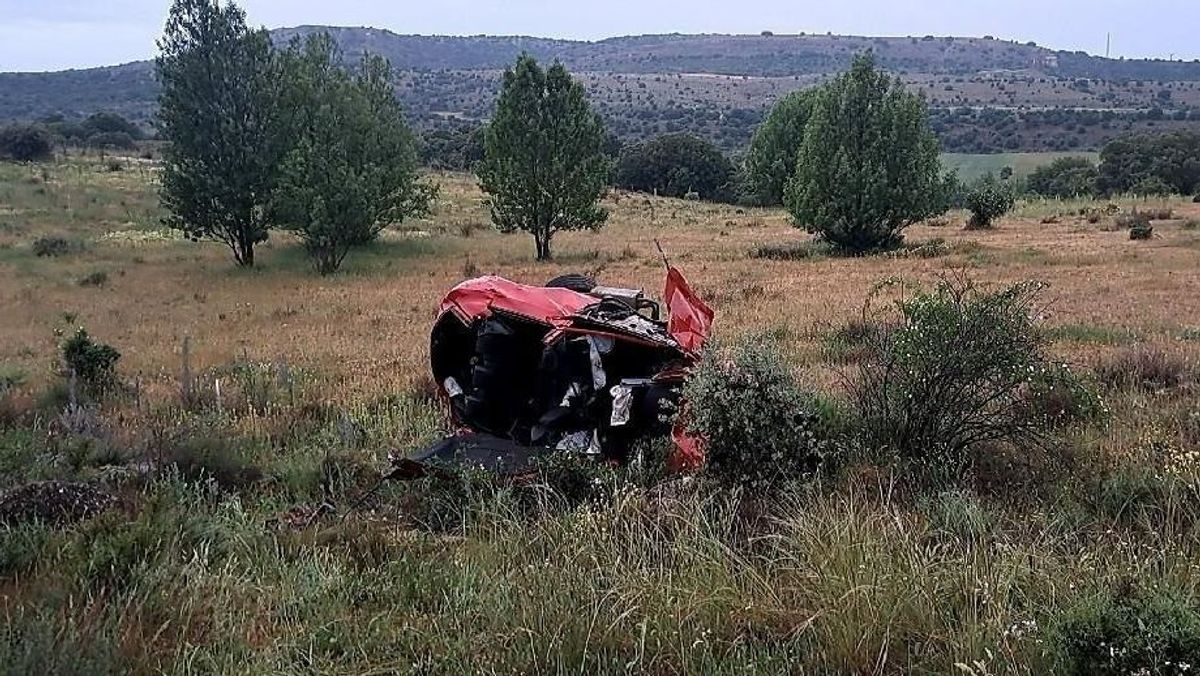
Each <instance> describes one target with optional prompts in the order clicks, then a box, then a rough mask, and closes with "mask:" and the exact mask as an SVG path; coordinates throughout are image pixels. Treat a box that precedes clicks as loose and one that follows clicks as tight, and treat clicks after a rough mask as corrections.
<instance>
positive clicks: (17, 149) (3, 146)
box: [0, 124, 54, 162]
mask: <svg viewBox="0 0 1200 676" xmlns="http://www.w3.org/2000/svg"><path fill="white" fill-rule="evenodd" d="M53 154H54V139H53V138H51V136H50V132H49V131H47V130H46V128H45V127H43V126H41V125H38V124H14V125H9V126H7V127H3V128H0V158H7V159H12V160H16V161H18V162H32V161H34V160H44V159H47V158H49V157H50V156H52V155H53Z"/></svg>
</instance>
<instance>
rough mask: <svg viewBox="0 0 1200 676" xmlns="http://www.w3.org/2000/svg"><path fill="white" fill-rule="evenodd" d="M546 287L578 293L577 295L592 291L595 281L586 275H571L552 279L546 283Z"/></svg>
mask: <svg viewBox="0 0 1200 676" xmlns="http://www.w3.org/2000/svg"><path fill="white" fill-rule="evenodd" d="M546 286H548V287H551V288H555V289H570V290H572V291H578V292H579V293H588V292H589V291H591V290H592V289H594V288H596V280H594V279H592V278H591V277H588V276H587V275H581V274H579V273H571V274H569V275H559V276H558V277H555V278H554V279H552V280H550V281H548V282H546Z"/></svg>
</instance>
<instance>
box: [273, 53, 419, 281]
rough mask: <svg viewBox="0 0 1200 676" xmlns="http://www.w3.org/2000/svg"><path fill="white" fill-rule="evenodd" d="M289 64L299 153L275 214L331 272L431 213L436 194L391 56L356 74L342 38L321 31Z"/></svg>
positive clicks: (289, 157) (288, 107)
mask: <svg viewBox="0 0 1200 676" xmlns="http://www.w3.org/2000/svg"><path fill="white" fill-rule="evenodd" d="M283 60H284V66H283V73H284V74H285V77H284V82H285V84H286V90H285V92H284V93H283V98H282V103H283V109H284V110H285V111H287V113H286V114H287V116H288V124H287V127H288V129H289V130H290V133H289V134H288V136H289V138H290V139H291V140H292V147H291V149H290V150H289V151H288V152H287V154H286V155H285V156H284V158H283V161H282V165H281V167H280V175H279V181H278V185H277V187H276V189H275V193H274V199H273V200H272V203H271V205H272V209H271V215H272V216H273V217H274V218H275V219H276V220H277V221H278V222H279V224H280V227H282V228H284V229H287V230H291V231H293V232H295V233H296V234H297V235H298V236H299V237H300V238H301V239H302V240H303V241H304V244H305V248H306V249H307V250H308V252H309V254H310V255H311V256H312V258H313V261H314V263H315V265H316V268H317V271H318V272H320V273H322V274H328V273H330V272H333V271H334V270H336V269H337V268H338V267H339V266H340V265H341V263H342V261H343V259H344V258H345V257H346V254H347V253H348V252H349V250H350V248H351V247H352V246H353V245H356V244H364V243H367V242H370V241H372V240H374V239H375V238H376V237H377V236H378V234H379V232H380V230H382V229H383V228H384V227H385V226H387V225H389V224H392V223H399V222H401V221H403V220H404V219H405V218H407V217H410V216H413V215H418V214H422V213H425V212H426V211H427V209H428V206H429V202H430V199H431V198H432V196H433V193H434V190H433V188H432V187H431V186H429V185H426V184H424V183H422V182H421V181H419V180H418V176H417V157H416V150H415V146H414V142H413V137H412V134H411V133H410V132H409V130H408V125H407V124H406V122H405V120H404V112H403V110H402V109H401V107H400V103H399V102H398V101H397V100H396V98H395V96H393V94H392V88H391V80H392V78H391V68H390V66H389V65H388V63H387V61H386V60H385V59H383V58H381V57H377V56H364V57H363V58H362V61H361V62H360V63H359V66H358V68H357V70H356V74H354V75H351V74H350V73H349V72H348V71H347V70H345V69H344V68H343V67H342V66H341V61H342V58H341V54H340V52H339V51H338V49H337V46H336V45H335V43H334V41H333V39H332V38H330V37H329V35H327V34H318V35H314V36H312V37H310V38H309V39H308V40H307V41H305V42H304V44H303V45H301V44H299V43H294V44H293V45H292V46H291V48H290V49H289V50H288V52H287V53H286V55H285V56H284V57H283Z"/></svg>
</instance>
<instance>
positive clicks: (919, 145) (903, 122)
mask: <svg viewBox="0 0 1200 676" xmlns="http://www.w3.org/2000/svg"><path fill="white" fill-rule="evenodd" d="M939 171H940V163H939V158H938V142H937V138H936V137H935V136H934V135H933V132H932V131H931V130H930V128H929V117H928V111H927V109H926V105H925V101H924V100H923V99H922V98H920V97H919V96H917V95H915V94H911V93H909V92H907V91H905V89H904V86H903V84H902V83H901V82H900V81H899V80H896V79H892V78H890V77H888V76H887V75H886V74H884V73H882V72H880V71H879V70H878V69H877V68H876V67H875V59H874V57H873V56H871V55H870V53H866V54H862V55H859V56H858V57H857V58H856V59H855V60H854V65H853V66H852V67H851V69H850V71H849V72H847V73H844V74H842V75H841V76H839V77H837V78H836V79H834V80H832V81H831V82H829V83H827V84H825V85H824V86H822V87H821V88H820V89H819V90H818V93H817V94H816V99H815V100H814V101H813V110H812V115H811V118H810V119H809V122H808V125H807V126H806V127H805V131H804V141H803V143H802V144H801V146H800V151H799V153H798V155H797V161H796V170H795V173H794V175H793V176H792V178H791V180H790V181H789V182H788V185H787V190H786V202H787V207H788V210H789V211H790V212H791V214H792V216H793V217H794V218H795V221H796V224H797V225H799V226H804V227H807V228H808V230H809V231H810V232H814V233H816V234H818V235H819V236H820V237H821V238H822V239H824V240H826V241H828V242H830V243H832V244H833V245H835V246H837V247H839V248H842V249H845V250H848V251H855V252H858V251H868V250H872V249H880V248H889V247H893V246H896V245H898V244H899V243H900V241H901V239H902V235H901V232H902V231H903V229H904V228H905V227H907V226H909V225H911V224H912V223H914V222H916V221H919V220H922V219H924V218H928V217H930V216H933V215H935V214H937V213H938V212H939V211H940V210H941V208H942V206H943V204H944V199H943V196H942V194H941V193H942V185H943V184H942V180H941V177H940V176H939Z"/></svg>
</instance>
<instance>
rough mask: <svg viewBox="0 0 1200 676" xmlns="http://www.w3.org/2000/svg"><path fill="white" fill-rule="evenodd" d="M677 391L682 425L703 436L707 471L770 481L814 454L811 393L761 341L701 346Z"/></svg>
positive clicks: (803, 467) (809, 463)
mask: <svg viewBox="0 0 1200 676" xmlns="http://www.w3.org/2000/svg"><path fill="white" fill-rule="evenodd" d="M683 396H684V400H685V401H686V402H687V409H686V411H684V413H683V415H684V416H685V417H684V419H685V422H686V424H687V426H688V429H689V430H690V431H691V432H693V433H695V434H698V435H700V436H702V437H704V438H705V439H706V440H707V462H708V466H707V471H708V472H710V473H711V474H712V475H714V476H716V477H719V478H721V479H722V480H726V481H731V482H745V483H767V484H770V483H774V482H777V481H781V480H787V479H791V478H796V477H799V476H802V475H803V474H805V473H807V472H811V471H812V470H814V469H815V467H816V465H817V463H818V462H819V461H820V458H821V455H822V453H823V450H824V443H823V442H822V440H820V439H819V438H818V435H817V433H816V430H817V428H818V424H819V423H818V420H817V418H816V416H815V415H814V412H815V410H816V406H815V402H814V399H813V397H812V396H811V395H810V394H808V393H807V392H805V391H804V390H802V389H801V388H800V386H799V385H798V384H797V383H796V381H795V379H794V377H793V376H792V374H791V371H790V370H789V368H788V367H787V365H786V364H785V363H784V362H783V360H782V358H781V357H780V356H779V355H778V354H776V353H775V352H774V351H773V350H772V349H771V348H770V347H768V346H765V345H763V344H761V343H754V342H746V343H743V344H739V345H737V346H735V347H733V348H731V349H723V348H720V347H715V348H712V349H710V350H708V351H707V352H706V353H705V355H704V357H703V358H702V359H701V362H700V364H699V365H698V366H697V367H696V368H695V370H694V371H693V372H692V374H691V376H689V378H688V380H687V382H686V383H685V384H684V388H683Z"/></svg>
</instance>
